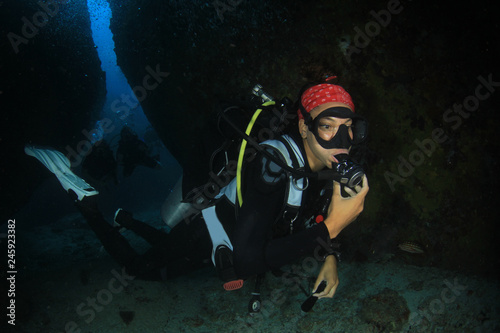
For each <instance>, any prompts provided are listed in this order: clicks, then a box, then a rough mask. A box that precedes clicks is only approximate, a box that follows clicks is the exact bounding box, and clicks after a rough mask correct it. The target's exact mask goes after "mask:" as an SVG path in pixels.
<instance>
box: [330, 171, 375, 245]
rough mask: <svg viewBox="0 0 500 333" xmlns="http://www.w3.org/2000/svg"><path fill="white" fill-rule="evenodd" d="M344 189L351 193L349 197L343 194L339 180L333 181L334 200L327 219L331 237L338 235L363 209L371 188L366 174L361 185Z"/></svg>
mask: <svg viewBox="0 0 500 333" xmlns="http://www.w3.org/2000/svg"><path fill="white" fill-rule="evenodd" d="M344 190H345V191H346V192H347V194H349V197H343V196H342V194H341V191H340V184H339V183H338V182H334V183H333V195H332V201H331V203H330V206H329V207H328V217H327V218H326V220H325V224H326V227H327V228H328V232H329V233H330V238H335V237H337V235H338V234H339V233H340V232H341V231H342V230H343V229H344V228H345V227H347V226H348V225H349V224H351V222H352V221H354V220H355V219H356V218H357V217H358V215H359V214H361V212H362V211H363V206H364V203H365V197H366V194H367V193H368V190H369V187H368V179H367V178H366V175H365V176H364V177H363V182H362V185H361V186H357V187H356V188H355V190H352V189H350V188H347V187H346V188H345V189H344Z"/></svg>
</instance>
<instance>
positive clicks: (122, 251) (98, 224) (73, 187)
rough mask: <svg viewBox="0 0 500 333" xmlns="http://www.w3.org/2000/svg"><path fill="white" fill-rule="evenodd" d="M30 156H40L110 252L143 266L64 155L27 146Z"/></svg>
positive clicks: (131, 265) (131, 266) (124, 262)
mask: <svg viewBox="0 0 500 333" xmlns="http://www.w3.org/2000/svg"><path fill="white" fill-rule="evenodd" d="M24 151H25V153H26V154H27V155H29V156H33V157H35V158H36V159H38V160H39V161H40V162H41V163H42V164H43V165H44V166H45V167H46V168H47V169H48V170H49V171H50V172H52V173H53V174H54V175H55V176H56V177H57V179H58V180H59V182H60V183H61V185H62V187H63V188H64V189H65V190H66V191H67V192H68V194H69V195H70V196H72V197H73V199H75V201H76V206H77V208H78V209H79V210H80V212H81V213H82V215H83V216H84V218H85V219H86V220H87V223H88V224H89V226H90V227H91V228H92V230H93V231H94V233H95V234H96V236H97V238H99V240H100V241H101V243H102V244H103V246H104V248H105V249H106V251H108V253H109V254H110V255H111V256H112V257H113V258H114V259H115V260H116V261H117V262H118V263H119V264H120V265H123V266H125V267H126V268H127V269H132V270H133V271H137V269H138V268H140V264H141V262H142V261H141V260H140V256H139V255H138V254H137V253H136V252H135V251H134V249H133V248H132V247H131V246H130V244H129V243H128V242H127V241H126V239H125V238H123V236H121V235H120V233H119V232H118V231H117V230H116V229H114V228H113V227H112V226H111V225H110V224H108V223H107V222H106V220H105V219H104V217H103V216H102V213H101V212H100V211H99V209H98V207H97V197H98V194H99V192H98V191H96V190H95V189H94V188H93V187H92V186H90V185H89V184H87V183H86V182H85V181H84V180H83V179H81V178H80V177H78V176H77V175H75V174H74V173H73V172H72V171H71V163H70V161H69V160H68V158H67V157H66V156H64V154H62V153H61V152H59V151H57V150H54V149H51V148H41V147H34V146H26V147H25V148H24Z"/></svg>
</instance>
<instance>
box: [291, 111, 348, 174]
mask: <svg viewBox="0 0 500 333" xmlns="http://www.w3.org/2000/svg"><path fill="white" fill-rule="evenodd" d="M338 106H341V107H346V108H349V106H348V105H346V104H344V103H340V102H329V103H325V104H322V105H320V106H318V107H316V108H314V109H313V110H311V112H310V114H311V117H312V118H313V120H314V119H315V118H316V117H318V116H319V115H320V114H321V113H322V112H323V111H324V110H326V109H328V108H332V107H338ZM349 109H350V108H349ZM351 124H352V119H350V118H337V117H323V118H320V119H319V126H318V131H317V132H318V133H317V134H318V136H320V137H321V139H323V140H326V141H330V140H331V139H333V137H334V136H335V134H336V133H337V131H338V129H339V126H340V125H346V126H347V128H348V133H349V136H350V137H351V139H352V130H351ZM299 131H300V135H301V136H302V138H303V139H304V148H305V151H306V155H307V160H308V162H309V166H310V167H311V170H312V171H319V170H321V169H323V168H325V167H327V168H329V169H331V168H332V163H338V160H337V158H336V157H335V155H338V154H349V151H350V149H351V148H350V147H349V148H331V149H325V148H323V147H322V146H321V145H320V144H319V143H318V141H317V140H316V137H315V135H314V134H313V133H312V132H311V131H310V130H309V128H308V126H307V125H306V124H305V123H304V119H300V120H299Z"/></svg>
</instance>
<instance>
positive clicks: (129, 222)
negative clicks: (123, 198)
mask: <svg viewBox="0 0 500 333" xmlns="http://www.w3.org/2000/svg"><path fill="white" fill-rule="evenodd" d="M115 222H116V223H118V224H119V225H121V226H122V227H125V228H127V229H129V230H131V231H133V232H134V233H136V234H137V235H138V236H140V237H142V238H144V240H146V241H147V242H148V243H149V244H151V245H153V246H154V245H156V244H163V243H165V242H166V238H167V237H166V236H167V235H166V234H165V233H164V232H163V231H161V230H158V229H156V228H154V227H152V226H150V225H149V224H147V223H144V222H142V221H139V220H136V219H134V218H133V217H132V213H130V212H127V211H125V210H123V209H121V208H120V209H118V210H117V211H116V213H115Z"/></svg>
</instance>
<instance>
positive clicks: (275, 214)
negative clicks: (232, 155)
mask: <svg viewBox="0 0 500 333" xmlns="http://www.w3.org/2000/svg"><path fill="white" fill-rule="evenodd" d="M291 137H292V138H293V139H294V141H295V142H296V143H297V145H298V147H299V148H300V150H301V153H302V156H304V160H305V170H306V171H310V168H309V165H308V162H307V158H305V156H306V154H305V152H304V147H303V143H302V139H301V138H300V136H299V135H298V133H294V134H292V135H291ZM243 183H244V191H243V204H242V206H241V207H240V208H239V209H238V214H237V218H236V221H234V219H233V221H234V222H232V223H234V226H232V227H230V228H228V227H226V226H227V225H231V222H229V223H228V222H227V221H222V222H223V225H224V227H225V228H226V232H227V233H228V235H229V237H230V239H231V242H232V244H233V248H234V263H235V269H236V273H237V274H238V276H239V277H240V278H243V279H245V278H248V277H250V276H252V275H254V274H259V273H263V272H265V271H269V270H272V269H277V268H279V267H281V266H283V265H286V264H289V263H291V262H293V261H294V260H297V259H299V258H300V257H301V256H304V255H307V256H312V255H313V254H314V251H315V249H316V248H317V247H318V246H320V242H319V241H318V239H321V240H322V241H323V242H329V240H330V236H329V232H328V229H327V227H326V225H325V224H324V223H323V222H321V223H318V224H315V225H313V226H312V227H310V228H305V227H304V222H305V220H306V219H308V218H309V217H311V215H312V214H313V213H314V212H311V210H310V209H309V208H312V205H314V203H315V202H316V200H317V198H318V195H319V189H321V188H322V186H323V185H324V184H319V183H318V182H316V181H314V180H312V179H309V186H308V188H307V189H306V190H305V191H303V194H302V205H301V208H300V209H299V211H298V216H297V218H296V219H295V222H294V223H293V230H294V232H293V234H290V219H291V218H293V217H295V213H293V214H292V215H293V216H292V217H290V218H284V217H283V206H284V201H285V193H287V191H288V187H287V186H288V185H289V179H288V177H287V176H286V173H285V171H284V170H282V169H281V168H280V167H279V166H278V165H276V164H275V163H273V162H271V161H269V160H268V159H267V158H266V157H264V156H262V155H259V157H258V158H256V159H255V160H253V161H252V162H250V163H248V166H247V168H246V169H245V176H244V181H243ZM219 205H220V206H230V205H229V204H228V203H227V201H226V203H220V204H219ZM219 205H218V207H217V209H216V210H217V214H218V215H219V217H220V218H221V219H224V217H225V216H228V214H224V213H223V212H222V209H219ZM233 212H234V208H233ZM233 216H234V214H233Z"/></svg>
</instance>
